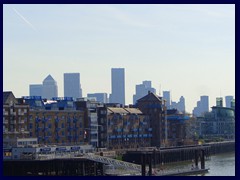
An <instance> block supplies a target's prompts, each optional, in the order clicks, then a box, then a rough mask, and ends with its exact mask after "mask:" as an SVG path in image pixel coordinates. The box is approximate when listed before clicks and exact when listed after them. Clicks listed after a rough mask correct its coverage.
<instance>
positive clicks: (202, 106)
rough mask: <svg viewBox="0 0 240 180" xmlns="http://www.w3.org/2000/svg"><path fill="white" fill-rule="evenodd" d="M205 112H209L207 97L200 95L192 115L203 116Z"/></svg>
mask: <svg viewBox="0 0 240 180" xmlns="http://www.w3.org/2000/svg"><path fill="white" fill-rule="evenodd" d="M206 112H209V98H208V96H200V101H198V102H197V107H195V108H194V109H193V115H194V116H197V117H199V116H203V114H204V113H206Z"/></svg>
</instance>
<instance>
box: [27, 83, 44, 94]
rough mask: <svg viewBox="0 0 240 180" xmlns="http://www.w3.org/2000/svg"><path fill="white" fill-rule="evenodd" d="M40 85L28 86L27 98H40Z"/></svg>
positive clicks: (41, 86)
mask: <svg viewBox="0 0 240 180" xmlns="http://www.w3.org/2000/svg"><path fill="white" fill-rule="evenodd" d="M42 88H43V85H42V84H30V85H29V96H42Z"/></svg>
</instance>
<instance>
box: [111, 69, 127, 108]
mask: <svg viewBox="0 0 240 180" xmlns="http://www.w3.org/2000/svg"><path fill="white" fill-rule="evenodd" d="M111 73H112V74H111V75H112V76H111V77H112V93H111V95H110V103H120V104H122V105H123V106H124V105H125V75H124V74H125V73H124V68H112V69H111Z"/></svg>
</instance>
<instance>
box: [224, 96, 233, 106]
mask: <svg viewBox="0 0 240 180" xmlns="http://www.w3.org/2000/svg"><path fill="white" fill-rule="evenodd" d="M232 100H233V96H225V103H226V107H229V108H230V107H231V101H232Z"/></svg>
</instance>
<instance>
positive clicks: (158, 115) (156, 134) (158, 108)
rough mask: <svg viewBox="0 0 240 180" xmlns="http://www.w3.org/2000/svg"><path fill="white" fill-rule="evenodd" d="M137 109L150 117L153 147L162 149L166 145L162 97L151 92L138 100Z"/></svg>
mask: <svg viewBox="0 0 240 180" xmlns="http://www.w3.org/2000/svg"><path fill="white" fill-rule="evenodd" d="M136 107H137V108H139V109H140V111H141V112H142V113H144V114H145V115H148V116H149V119H150V121H149V123H150V124H149V125H150V128H152V139H151V146H156V147H160V146H161V145H163V144H164V137H165V131H164V130H163V127H164V121H163V120H164V119H165V118H164V117H165V115H164V113H163V99H162V97H159V96H157V95H156V94H154V93H152V92H149V93H148V94H147V95H146V96H144V97H142V98H141V99H139V100H137V104H136Z"/></svg>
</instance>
